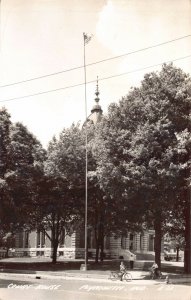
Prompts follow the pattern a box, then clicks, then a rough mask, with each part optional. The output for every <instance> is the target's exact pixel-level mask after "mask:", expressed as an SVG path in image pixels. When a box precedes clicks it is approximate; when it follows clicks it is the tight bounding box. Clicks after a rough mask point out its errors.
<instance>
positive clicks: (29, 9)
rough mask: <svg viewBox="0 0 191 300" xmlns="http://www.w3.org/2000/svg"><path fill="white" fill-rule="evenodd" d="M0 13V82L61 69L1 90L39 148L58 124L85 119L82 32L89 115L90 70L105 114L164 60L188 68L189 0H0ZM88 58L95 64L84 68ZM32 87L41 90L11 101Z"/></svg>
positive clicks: (0, 97) (1, 102)
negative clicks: (86, 39)
mask: <svg viewBox="0 0 191 300" xmlns="http://www.w3.org/2000/svg"><path fill="white" fill-rule="evenodd" d="M0 14H1V24H0V31H1V39H0V64H1V65H0V85H1V86H4V85H8V84H11V83H15V82H19V81H23V80H27V79H32V78H35V77H39V76H43V75H47V74H52V73H56V72H61V71H65V72H62V73H59V74H57V75H55V76H48V77H45V78H41V79H38V80H32V81H28V82H25V83H22V84H16V85H10V86H5V87H1V88H0V107H2V106H4V107H6V108H7V110H8V112H9V113H10V114H11V120H12V122H22V123H23V124H24V125H26V126H27V127H28V129H29V130H30V131H31V132H32V133H33V134H34V135H35V136H36V137H37V138H38V139H39V140H40V141H41V143H42V144H43V146H44V147H47V145H48V142H49V141H50V140H51V139H52V137H53V136H54V135H56V136H58V134H59V133H60V132H61V131H62V129H63V128H64V127H69V126H70V125H71V124H72V123H73V122H75V123H76V122H77V121H79V120H81V121H82V122H83V121H84V120H85V117H86V114H85V100H84V99H85V86H84V68H83V64H84V47H83V32H85V33H88V34H92V35H93V36H92V39H91V41H90V42H89V43H88V44H87V45H86V47H85V60H86V65H87V67H86V80H87V85H86V90H87V111H88V114H89V112H90V110H91V108H92V107H93V105H94V98H95V89H96V78H97V76H98V78H99V90H100V105H101V106H102V109H103V111H104V113H107V108H108V105H109V104H110V103H112V102H118V101H119V100H120V99H121V98H122V96H125V95H126V94H128V92H129V89H130V88H131V87H134V86H138V85H139V84H140V82H141V80H142V79H143V76H144V74H145V73H148V72H151V71H157V70H160V68H161V64H162V63H164V62H168V61H173V60H176V61H175V62H174V64H175V65H176V66H178V67H181V68H182V69H183V70H184V71H185V72H187V73H191V36H188V35H191V1H190V0H181V1H179V0H160V1H156V0H96V1H95V0H88V1H87V0H1V7H0ZM185 36H187V37H185ZM181 37H185V38H182V39H179V38H181ZM176 39H178V40H176ZM172 40H176V41H174V42H169V43H167V44H163V45H161V46H158V47H152V46H154V45H158V44H161V43H164V42H167V41H172ZM149 47H151V48H150V49H147V50H144V51H143V50H142V51H137V50H141V49H144V48H149ZM132 52H135V53H132ZM128 53H131V54H128ZM124 54H125V55H124ZM189 55H190V57H187V56H189ZM116 56H121V57H118V58H114V57H116ZM110 58H111V59H110ZM179 58H181V59H180V60H177V59H179ZM105 59H109V60H106V61H104V62H103V60H105ZM100 61H102V62H100ZM95 62H100V63H96V64H92V65H91V66H88V64H91V63H95ZM156 65H158V66H156ZM74 68H76V69H75V70H71V71H66V70H69V69H74ZM141 69H142V70H141ZM123 73H126V74H125V75H121V76H119V75H120V74H123ZM108 77H112V78H109V79H104V78H108ZM88 82H91V83H88ZM74 85H79V86H76V87H72V86H74ZM60 88H62V89H61V90H59V91H55V92H49V93H44V92H46V91H50V90H55V89H60ZM37 93H42V94H40V95H36V96H33V97H32V96H31V97H25V98H20V99H15V100H10V99H13V98H19V97H23V96H27V95H32V94H37ZM7 100H9V101H7Z"/></svg>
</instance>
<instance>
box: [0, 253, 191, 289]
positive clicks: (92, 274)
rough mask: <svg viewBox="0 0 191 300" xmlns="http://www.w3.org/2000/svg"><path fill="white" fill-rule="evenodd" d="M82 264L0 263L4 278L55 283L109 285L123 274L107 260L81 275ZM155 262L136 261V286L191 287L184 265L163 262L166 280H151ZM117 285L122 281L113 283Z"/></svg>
mask: <svg viewBox="0 0 191 300" xmlns="http://www.w3.org/2000/svg"><path fill="white" fill-rule="evenodd" d="M81 263H84V261H82V260H73V261H72V260H70V261H69V260H58V262H57V264H56V265H52V263H51V260H50V259H47V258H9V259H2V260H1V261H0V277H6V278H8V277H16V278H22V277H24V278H31V279H32V278H33V279H35V278H37V279H38V278H39V279H53V280H63V279H65V280H74V278H75V279H76V280H92V281H101V282H103V281H104V282H108V280H109V275H110V272H111V271H116V270H119V261H117V260H116V261H115V260H106V261H104V262H103V263H100V264H95V263H94V262H93V260H92V261H90V262H89V263H90V270H88V271H81V270H80V266H81ZM151 265H152V261H136V264H135V267H134V269H133V270H128V271H129V272H130V273H131V275H132V278H133V280H132V283H136V284H143V283H144V284H159V283H165V282H166V276H167V275H168V277H169V283H172V284H180V283H185V284H190V285H191V275H185V274H183V263H181V262H165V261H163V262H162V273H163V277H162V279H157V280H150V277H149V272H148V269H149V267H150V266H151ZM110 282H117V283H119V281H118V280H117V281H111V280H110Z"/></svg>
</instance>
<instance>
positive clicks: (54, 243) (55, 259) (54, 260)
mask: <svg viewBox="0 0 191 300" xmlns="http://www.w3.org/2000/svg"><path fill="white" fill-rule="evenodd" d="M52 248H53V253H52V263H53V264H56V261H57V249H58V241H56V240H53V241H52Z"/></svg>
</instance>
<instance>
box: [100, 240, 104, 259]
mask: <svg viewBox="0 0 191 300" xmlns="http://www.w3.org/2000/svg"><path fill="white" fill-rule="evenodd" d="M103 259H104V238H103V237H102V241H101V252H100V261H103Z"/></svg>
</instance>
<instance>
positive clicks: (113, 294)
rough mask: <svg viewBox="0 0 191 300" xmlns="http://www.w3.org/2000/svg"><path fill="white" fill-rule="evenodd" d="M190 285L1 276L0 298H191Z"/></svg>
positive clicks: (174, 299) (21, 299)
mask: <svg viewBox="0 0 191 300" xmlns="http://www.w3.org/2000/svg"><path fill="white" fill-rule="evenodd" d="M190 298H191V288H190V286H188V285H171V284H169V285H166V284H165V283H158V284H155V285H154V284H151V282H150V281H148V283H147V284H145V283H144V282H143V284H140V283H139V284H136V281H134V282H110V281H109V280H108V282H100V281H96V280H94V281H89V280H85V279H84V280H78V279H76V278H75V279H74V278H70V279H69V280H63V279H62V280H59V279H58V280H51V279H46V280H42V279H31V278H29V279H28V280H26V279H24V278H19V280H15V278H14V277H12V278H1V279H0V300H12V299H14V300H17V299H19V300H26V299H27V300H45V299H48V300H52V299H56V300H57V299H58V300H60V299H62V300H63V299H67V300H73V299H78V300H82V299H83V300H89V299H90V300H91V299H92V300H97V299H102V300H103V299H127V300H151V299H152V300H153V299H156V300H166V299H168V300H187V299H189V300H190Z"/></svg>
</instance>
